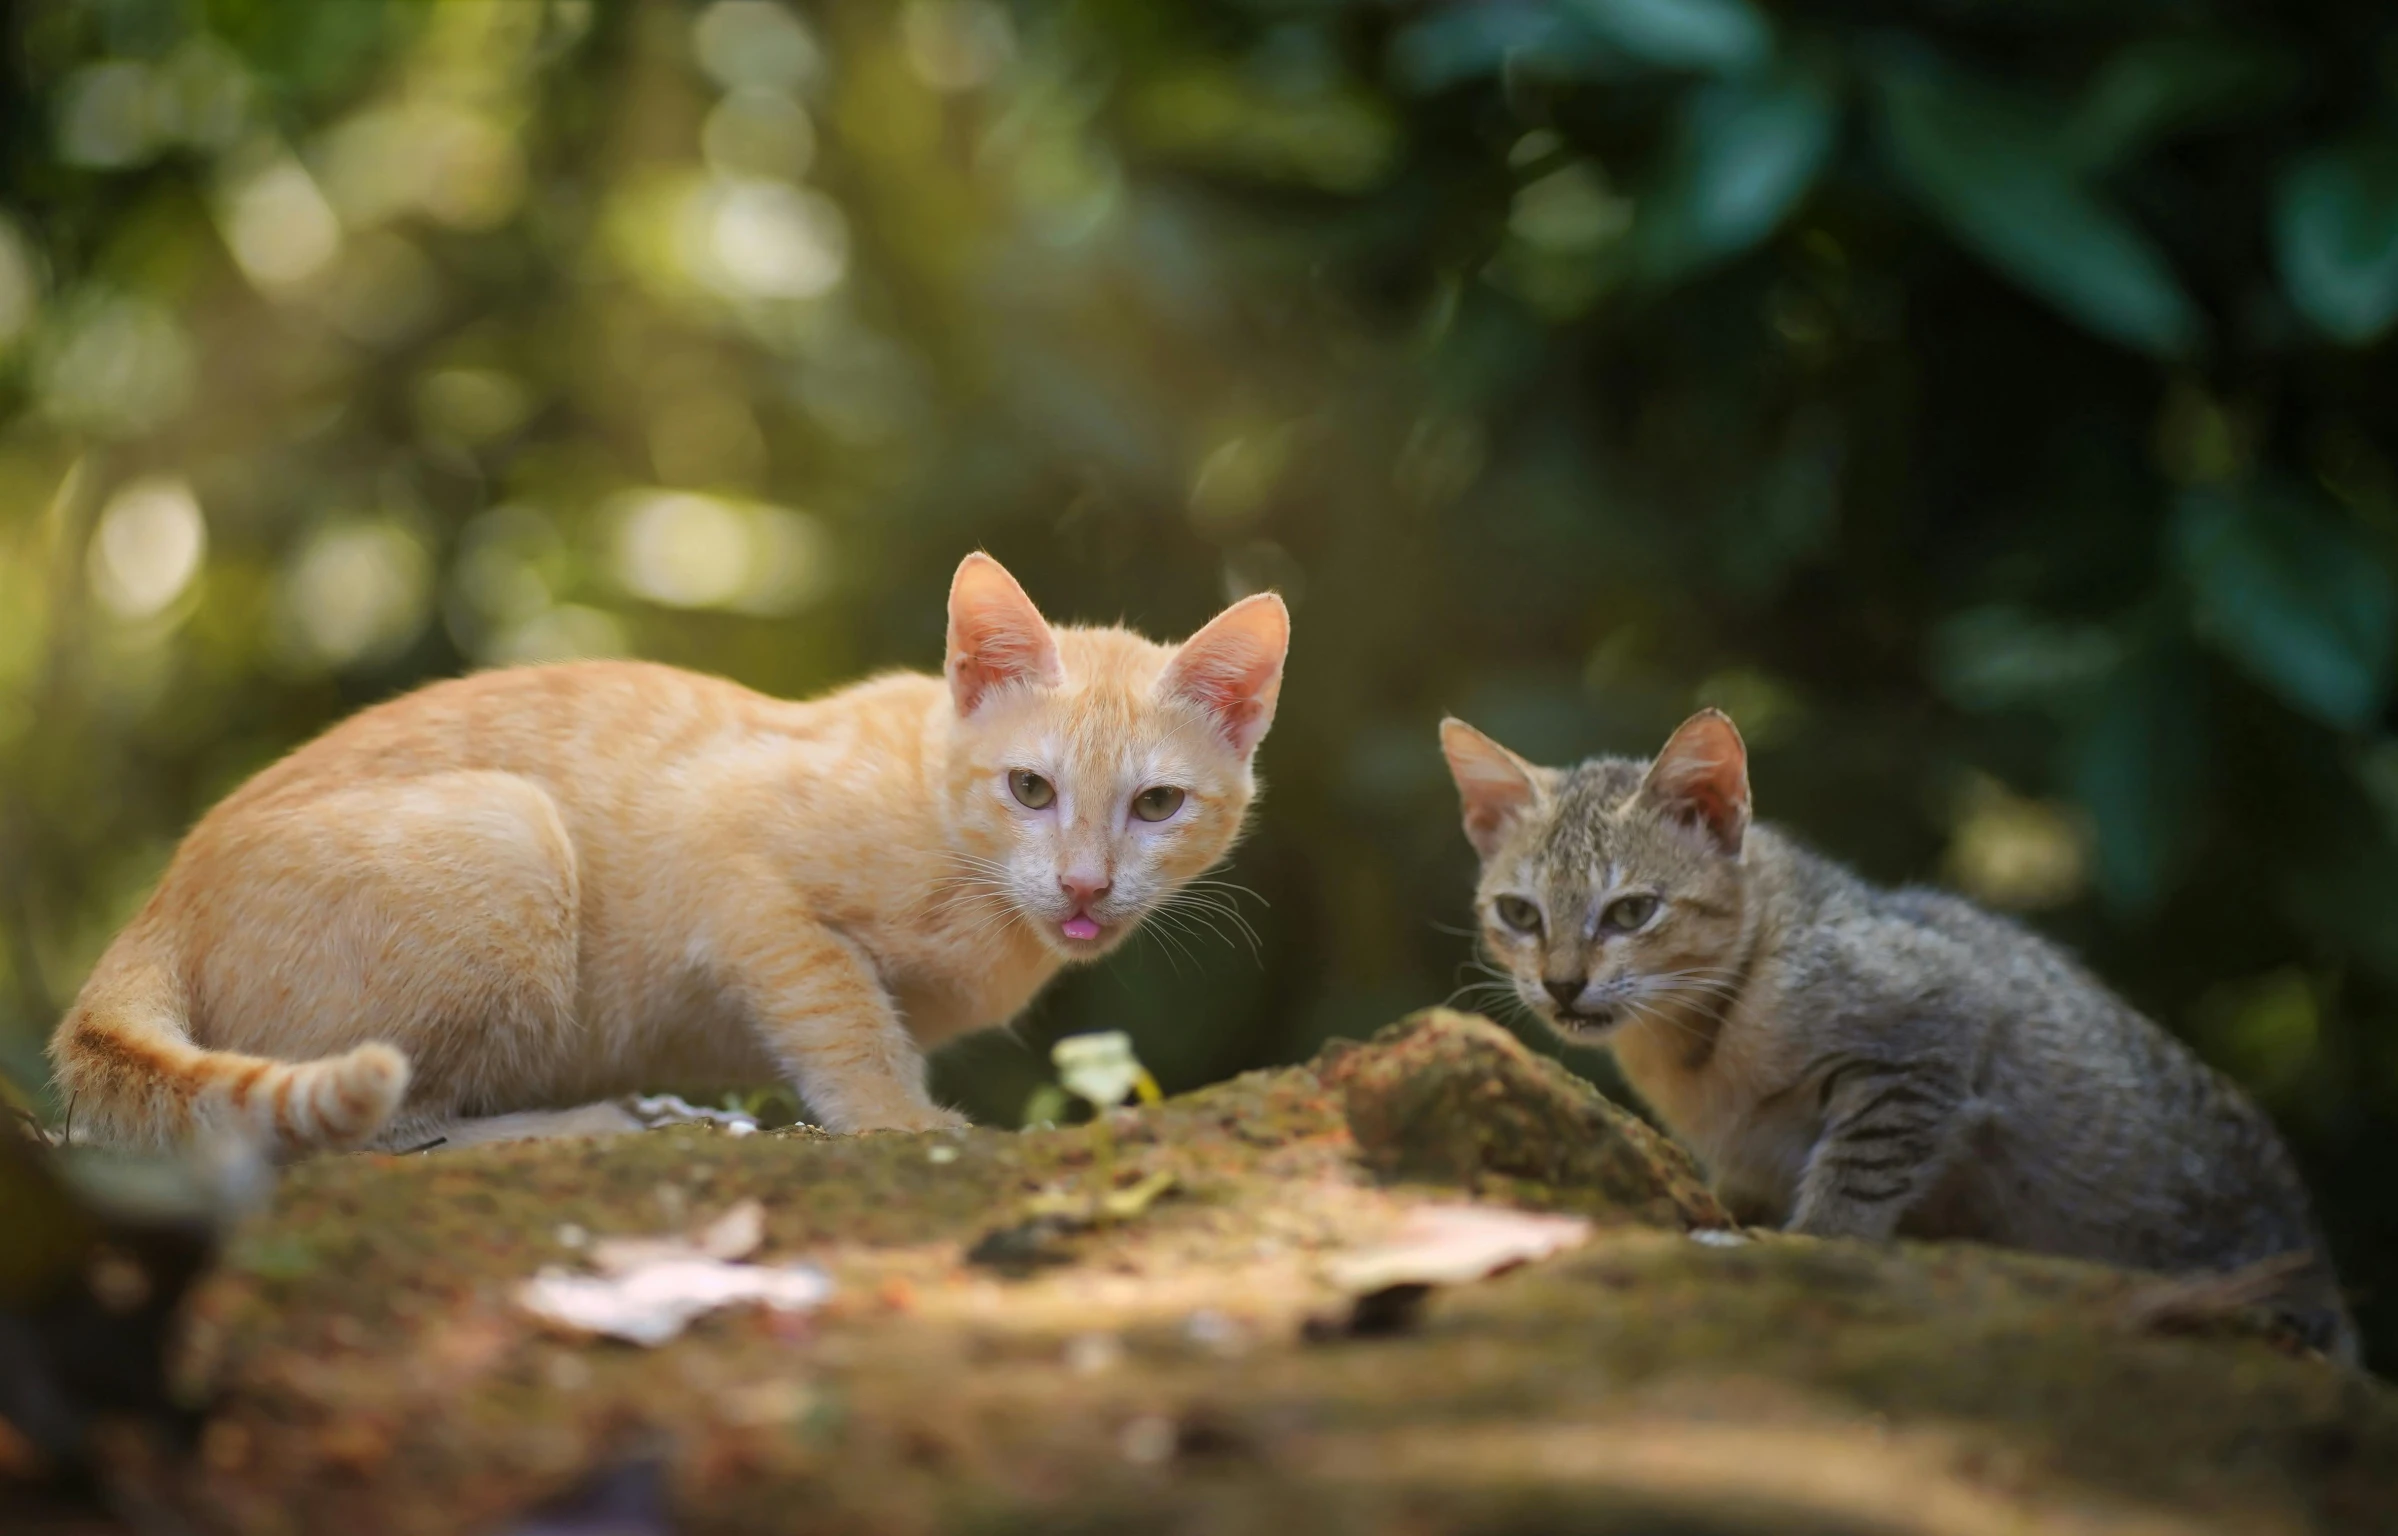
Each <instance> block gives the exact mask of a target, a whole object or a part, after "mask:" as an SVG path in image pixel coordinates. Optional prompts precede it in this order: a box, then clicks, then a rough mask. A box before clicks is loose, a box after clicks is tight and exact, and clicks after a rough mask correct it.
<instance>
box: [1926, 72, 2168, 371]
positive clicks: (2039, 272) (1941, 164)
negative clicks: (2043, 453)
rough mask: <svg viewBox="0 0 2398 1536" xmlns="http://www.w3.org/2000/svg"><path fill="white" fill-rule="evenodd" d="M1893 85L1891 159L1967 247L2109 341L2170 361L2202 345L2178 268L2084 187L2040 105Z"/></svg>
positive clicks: (1933, 80)
mask: <svg viewBox="0 0 2398 1536" xmlns="http://www.w3.org/2000/svg"><path fill="white" fill-rule="evenodd" d="M1883 85H1884V94H1883V107H1884V116H1885V124H1886V126H1887V128H1888V130H1889V136H1890V149H1891V155H1892V158H1893V159H1894V160H1895V161H1896V163H1897V166H1898V169H1899V171H1900V173H1901V174H1902V175H1904V176H1905V178H1906V179H1907V181H1908V182H1909V183H1910V184H1911V185H1912V186H1913V187H1914V188H1915V191H1916V193H1917V195H1919V196H1920V197H1921V198H1922V199H1923V201H1924V203H1925V205H1926V206H1927V207H1928V208H1929V209H1930V210H1931V212H1932V214H1933V215H1934V216H1935V217H1936V218H1938V219H1939V220H1940V221H1941V222H1942V223H1943V224H1945V225H1947V226H1948V229H1949V232H1950V233H1951V234H1953V235H1955V236H1956V237H1957V239H1958V240H1960V241H1962V242H1963V243H1964V244H1965V245H1966V246H1967V247H1968V248H1970V249H1971V250H1973V251H1975V252H1977V253H1979V254H1980V255H1981V256H1982V258H1983V259H1984V260H1986V261H1988V262H1989V263H1990V264H1991V265H1992V266H1994V267H1996V268H1997V269H1998V270H1999V271H2001V272H2003V273H2005V274H2006V275H2007V276H2009V277H2011V278H2013V279H2014V280H2015V281H2016V282H2018V283H2020V284H2022V285H2023V286H2024V287H2025V288H2027V289H2029V290H2030V291H2032V292H2033V293H2036V294H2039V295H2040V296H2041V297H2042V298H2045V299H2047V300H2048V301H2049V302H2050V303H2052V304H2054V305H2056V306H2057V307H2058V308H2059V309H2061V310H2063V311H2064V312H2065V313H2067V314H2069V315H2071V316H2073V317H2074V318H2075V319H2076V320H2079V321H2080V322H2081V323H2082V324H2084V325H2086V326H2088V327H2089V328H2090V329H2091V330H2093V331H2095V332H2097V333H2098V334H2100V335H2102V336H2105V337H2108V338H2110V339H2112V340H2114V341H2118V342H2121V343H2123V344H2124V345H2126V346H2130V347H2135V348H2137V349H2139V350H2140V351H2143V352H2148V353H2152V354H2156V355H2160V356H2171V355H2174V354H2177V353H2181V352H2186V351H2188V350H2189V349H2190V347H2191V346H2192V345H2193V344H2194V343H2196V341H2197V340H2198V338H2199V335H2200V332H2201V330H2202V322H2201V319H2200V316H2199V314H2198V311H2197V309H2196V308H2195V307H2194V306H2193V305H2192V304H2191V303H2190V300H2189V299H2188V298H2187V297H2186V296H2185V295H2184V294H2183V292H2182V288H2181V284H2180V283H2179V282H2177V281H2176V280H2175V279H2174V276H2173V271H2172V269H2171V268H2170V267H2168V266H2166V264H2165V260H2164V258H2163V257H2162V256H2160V255H2159V254H2158V253H2157V250H2156V248H2155V247H2154V246H2153V245H2151V244H2150V243H2149V241H2148V238H2147V237H2146V236H2145V235H2143V234H2142V233H2141V232H2140V230H2139V228H2138V227H2137V226H2135V225H2134V224H2133V223H2132V222H2131V221H2130V220H2129V219H2127V218H2125V217H2124V216H2123V215H2122V214H2121V213H2119V212H2117V211H2116V210H2115V209H2114V208H2112V207H2110V206H2109V205H2108V204H2107V203H2106V202H2105V201H2104V200H2103V199H2101V198H2100V197H2099V196H2098V195H2097V194H2096V193H2095V192H2093V191H2092V190H2091V189H2090V188H2088V187H2086V186H2084V185H2082V183H2081V182H2080V180H2079V179H2078V178H2077V176H2076V174H2075V172H2074V169H2073V164H2072V161H2071V159H2070V157H2069V156H2067V155H2066V154H2065V152H2064V151H2063V149H2062V148H2061V147H2060V146H2059V144H2058V143H2057V142H2056V135H2055V133H2054V132H2053V130H2052V129H2051V128H2050V127H2048V126H2047V124H2046V123H2045V122H2044V121H2043V119H2042V117H2041V115H2040V114H2039V113H2038V112H2037V111H2036V110H2035V109H2034V108H2033V107H2032V106H2031V105H2030V104H2029V103H2024V102H2018V101H2013V100H2009V99H2006V98H2003V97H2000V96H1998V95H1996V94H1994V93H1992V92H1990V91H1987V90H1984V89H1979V88H1975V87H1970V86H1965V85H1962V84H1960V83H1959V82H1956V81H1954V80H1950V79H1947V78H1945V77H1944V76H1943V75H1941V74H1939V73H1937V72H1934V71H1931V70H1927V69H1922V68H1913V67H1908V68H1900V69H1894V70H1892V71H1891V72H1889V73H1888V74H1887V75H1886V76H1885V77H1884V80H1883Z"/></svg>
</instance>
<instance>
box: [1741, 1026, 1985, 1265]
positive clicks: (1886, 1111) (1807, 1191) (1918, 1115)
mask: <svg viewBox="0 0 2398 1536" xmlns="http://www.w3.org/2000/svg"><path fill="white" fill-rule="evenodd" d="M1944 1068H1945V1064H1942V1063H1936V1062H1934V1063H1920V1064H1900V1063H1895V1062H1869V1063H1859V1064H1855V1065H1853V1066H1851V1067H1850V1068H1849V1069H1847V1070H1844V1071H1841V1072H1839V1073H1838V1074H1837V1076H1836V1077H1834V1078H1832V1079H1831V1080H1830V1082H1829V1085H1828V1086H1827V1089H1826V1090H1825V1092H1824V1113H1823V1130H1822V1133H1821V1134H1820V1135H1818V1136H1817V1138H1816V1141H1815V1146H1814V1148H1813V1150H1812V1151H1810V1152H1809V1153H1808V1156H1807V1165H1806V1169H1805V1171H1804V1172H1803V1173H1802V1174H1801V1175H1800V1177H1799V1189H1798V1199H1797V1202H1796V1203H1795V1204H1794V1205H1793V1207H1792V1209H1791V1213H1790V1220H1789V1222H1788V1223H1787V1224H1786V1225H1785V1230H1787V1231H1791V1232H1804V1233H1807V1234H1809V1235H1810V1236H1814V1237H1855V1238H1863V1239H1866V1240H1868V1241H1873V1242H1880V1241H1883V1240H1885V1239H1887V1238H1889V1237H1890V1236H1891V1235H1892V1234H1893V1233H1895V1232H1896V1231H1897V1230H1898V1224H1899V1222H1900V1220H1901V1219H1902V1218H1904V1217H1905V1216H1906V1214H1907V1212H1908V1211H1909V1210H1910V1209H1912V1208H1913V1207H1914V1206H1915V1204H1916V1203H1917V1202H1918V1201H1920V1200H1922V1199H1923V1197H1924V1196H1925V1195H1927V1194H1929V1193H1930V1192H1931V1191H1932V1189H1933V1187H1934V1186H1936V1185H1937V1184H1938V1183H1939V1182H1940V1180H1941V1178H1942V1176H1944V1175H1945V1174H1946V1173H1947V1172H1948V1169H1949V1166H1950V1164H1951V1163H1952V1162H1953V1161H1954V1159H1955V1157H1956V1154H1957V1151H1958V1149H1959V1148H1960V1147H1961V1146H1962V1145H1963V1144H1964V1142H1965V1141H1966V1139H1967V1138H1966V1135H1965V1131H1966V1126H1967V1122H1968V1121H1969V1119H1970V1118H1971V1111H1970V1106H1969V1104H1968V1100H1967V1094H1966V1091H1965V1088H1964V1085H1963V1084H1962V1083H1961V1082H1960V1081H1957V1080H1956V1079H1955V1077H1954V1076H1953V1074H1951V1073H1950V1072H1948V1071H1946V1070H1945V1069H1944Z"/></svg>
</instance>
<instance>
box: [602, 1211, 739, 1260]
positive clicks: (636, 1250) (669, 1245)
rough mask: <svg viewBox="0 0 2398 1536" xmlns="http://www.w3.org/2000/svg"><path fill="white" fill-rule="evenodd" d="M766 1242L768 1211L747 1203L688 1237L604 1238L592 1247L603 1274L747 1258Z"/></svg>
mask: <svg viewBox="0 0 2398 1536" xmlns="http://www.w3.org/2000/svg"><path fill="white" fill-rule="evenodd" d="M765 1239H766V1210H765V1207H763V1206H761V1205H759V1204H758V1202H757V1201H755V1200H744V1201H742V1202H741V1203H740V1204H739V1205H736V1206H734V1207H733V1208H732V1209H731V1210H729V1211H726V1212H725V1213H724V1214H723V1215H722V1216H719V1217H717V1218H716V1219H715V1220H714V1221H712V1222H710V1223H709V1224H708V1225H706V1226H704V1227H702V1228H700V1229H699V1231H697V1232H695V1233H693V1234H692V1235H691V1236H690V1237H688V1238H682V1237H604V1238H601V1239H600V1240H599V1241H598V1242H596V1243H593V1244H592V1245H591V1264H592V1267H593V1268H595V1269H597V1270H599V1271H600V1272H601V1273H602V1274H611V1275H617V1274H623V1273H625V1272H626V1271H628V1270H632V1269H637V1268H639V1267H640V1266H642V1265H645V1264H657V1263H662V1262H664V1261H666V1260H669V1259H687V1258H693V1257H698V1258H708V1259H722V1260H725V1261H727V1262H730V1261H732V1260H734V1259H746V1258H748V1257H749V1256H750V1255H751V1254H752V1253H754V1252H756V1251H757V1247H758V1244H759V1243H761V1242H763V1241H765Z"/></svg>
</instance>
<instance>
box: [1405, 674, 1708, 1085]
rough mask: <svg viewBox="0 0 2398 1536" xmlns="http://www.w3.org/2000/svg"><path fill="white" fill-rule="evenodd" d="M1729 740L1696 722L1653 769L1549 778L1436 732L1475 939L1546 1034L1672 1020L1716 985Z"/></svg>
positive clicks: (1621, 762) (1608, 765)
mask: <svg viewBox="0 0 2398 1536" xmlns="http://www.w3.org/2000/svg"><path fill="white" fill-rule="evenodd" d="M1686 737H1689V738H1691V739H1688V740H1686V739H1685V738H1686ZM1738 741H1739V738H1738V735H1737V734H1736V733H1734V732H1733V731H1732V729H1731V724H1730V722H1729V721H1726V720H1723V718H1722V717H1721V716H1719V715H1712V714H1710V715H1702V716H1699V717H1697V718H1696V719H1694V720H1693V721H1692V722H1691V724H1690V725H1686V726H1685V727H1684V729H1683V731H1682V732H1678V733H1677V734H1676V736H1675V739H1674V741H1673V742H1672V743H1669V744H1668V746H1667V749H1666V751H1665V752H1664V753H1661V754H1660V755H1659V757H1658V759H1657V762H1656V764H1654V765H1652V764H1647V763H1639V762H1633V761H1630V760H1627V759H1623V758H1600V759H1594V760H1593V761H1590V762H1587V763H1584V764H1582V765H1580V766H1579V767H1575V768H1569V769H1549V768H1536V767H1534V766H1532V765H1531V764H1529V763H1525V762H1524V761H1523V760H1522V759H1520V758H1517V757H1515V756H1514V754H1512V753H1509V752H1507V751H1506V749H1505V748H1503V747H1500V746H1499V745H1498V744H1497V743H1496V742H1493V741H1491V740H1490V739H1489V738H1488V737H1485V736H1482V735H1481V734H1480V733H1479V732H1475V731H1472V730H1471V728H1470V727H1466V726H1464V725H1462V724H1461V723H1455V722H1452V724H1451V726H1450V727H1446V728H1444V731H1443V745H1444V747H1445V748H1446V749H1447V751H1448V754H1449V759H1450V767H1451V770H1452V772H1454V773H1455V774H1456V776H1457V780H1458V787H1459V791H1460V793H1461V794H1462V795H1463V797H1464V800H1465V805H1466V830H1467V835H1468V836H1469V837H1470V838H1472V839H1473V841H1474V843H1475V846H1476V848H1477V849H1478V850H1479V851H1480V852H1481V853H1482V861H1483V862H1482V878H1481V880H1480V882H1479V884H1478V887H1477V890H1476V895H1475V905H1476V909H1477V915H1478V916H1479V917H1480V919H1481V927H1482V938H1483V943H1484V945H1485V947H1486V948H1487V949H1488V951H1489V953H1490V955H1491V957H1492V959H1493V960H1495V961H1496V962H1497V963H1498V964H1499V965H1500V966H1502V967H1504V969H1505V970H1506V972H1507V975H1508V977H1509V978H1510V980H1511V981H1512V983H1513V985H1514V990H1515V994H1516V996H1517V997H1518V998H1519V999H1520V1000H1521V1001H1522V1002H1523V1004H1524V1006H1525V1007H1526V1008H1528V1009H1530V1010H1531V1011H1532V1012H1533V1013H1534V1014H1535V1015H1537V1016H1538V1017H1539V1018H1541V1019H1542V1020H1544V1021H1545V1022H1546V1023H1548V1024H1549V1025H1550V1026H1551V1027H1552V1028H1554V1029H1556V1030H1557V1031H1558V1033H1560V1034H1562V1035H1565V1036H1567V1037H1569V1038H1573V1039H1578V1040H1584V1041H1592V1040H1598V1039H1603V1038H1605V1036H1606V1035H1607V1034H1608V1033H1609V1032H1611V1031H1612V1030H1614V1029H1616V1028H1617V1027H1619V1026H1621V1025H1624V1024H1628V1023H1632V1022H1634V1021H1636V1020H1642V1019H1650V1020H1661V1021H1667V1022H1677V1021H1681V1020H1683V1019H1685V1018H1686V1016H1688V1015H1691V1014H1693V1013H1695V1012H1704V1011H1705V1010H1706V1009H1707V1008H1708V1007H1709V1006H1710V1005H1711V1004H1712V1003H1713V1002H1714V1001H1715V1000H1716V999H1719V998H1721V997H1722V996H1724V995H1725V994H1726V993H1727V992H1728V991H1729V989H1730V985H1731V982H1732V980H1733V966H1734V964H1735V956H1736V954H1737V952H1738V948H1739V942H1740V936H1741V909H1742V891H1743V885H1742V871H1741V864H1740V839H1741V835H1742V834H1743V833H1744V832H1745V829H1746V825H1747V778H1746V772H1745V764H1744V762H1743V761H1742V759H1741V756H1740V755H1739V754H1738Z"/></svg>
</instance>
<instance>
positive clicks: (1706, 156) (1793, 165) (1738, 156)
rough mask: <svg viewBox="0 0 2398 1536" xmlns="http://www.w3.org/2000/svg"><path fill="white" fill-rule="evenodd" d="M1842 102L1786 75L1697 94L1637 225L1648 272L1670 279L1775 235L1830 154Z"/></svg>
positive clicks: (1818, 84)
mask: <svg viewBox="0 0 2398 1536" xmlns="http://www.w3.org/2000/svg"><path fill="white" fill-rule="evenodd" d="M1837 110H1838V99H1837V97H1836V96H1835V94H1834V92H1833V90H1832V88H1831V86H1830V84H1829V83H1828V82H1826V81H1824V80H1823V79H1822V78H1820V77H1819V76H1816V75H1814V74H1811V73H1808V72H1805V71H1801V70H1795V69H1793V70H1786V71H1779V72H1777V73H1775V74H1772V75H1769V76H1763V77H1757V78H1752V79H1742V80H1727V81H1722V82H1719V83H1716V84H1712V85H1708V86H1704V87H1701V88H1700V89H1699V90H1696V91H1694V92H1692V93H1691V96H1690V99H1689V101H1688V103H1687V104H1686V106H1685V107H1684V109H1683V112H1682V115H1681V119H1680V121H1679V122H1678V123H1677V124H1676V126H1675V132H1674V138H1673V142H1672V144H1671V145H1670V147H1669V148H1668V149H1667V150H1666V154H1665V160H1664V164H1663V166H1662V168H1661V171H1660V173H1659V176H1658V179H1657V183H1656V185H1655V186H1654V188H1653V189H1652V190H1651V191H1650V192H1649V194H1648V195H1647V196H1646V197H1644V198H1642V199H1641V204H1640V221H1639V224H1638V225H1637V227H1636V230H1637V233H1636V238H1637V239H1638V241H1639V253H1640V261H1641V264H1642V269H1643V270H1644V271H1645V272H1647V273H1648V274H1649V275H1650V276H1652V277H1672V276H1677V275H1679V274H1681V273H1684V272H1687V271H1689V270H1691V269H1693V268H1696V267H1700V266H1703V265H1705V264H1706V263H1708V262H1710V261H1714V260H1717V259H1720V258H1722V257H1725V256H1730V255H1733V254H1736V253H1738V252H1740V251H1743V250H1746V249H1747V248H1748V247H1750V246H1752V245H1754V244H1756V243H1757V242H1758V241H1760V240H1762V239H1764V238H1765V237H1766V236H1767V235H1770V234H1772V233H1773V231H1774V229H1775V228H1776V226H1778V225H1779V224H1780V223H1781V222H1782V220H1783V218H1784V217H1785V216H1787V215H1788V214H1789V212H1790V210H1791V209H1792V208H1793V207H1795V206H1797V204H1798V202H1799V200H1800V199H1801V198H1803V197H1805V196H1806V194H1807V189H1808V188H1809V187H1811V186H1813V185H1814V184H1815V178H1816V176H1817V175H1818V174H1819V173H1820V172H1821V171H1822V169H1823V164H1824V160H1825V158H1826V156H1827V155H1829V153H1830V152H1831V148H1832V140H1833V135H1834V133H1835V131H1836V130H1837V128H1838V117H1837Z"/></svg>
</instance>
